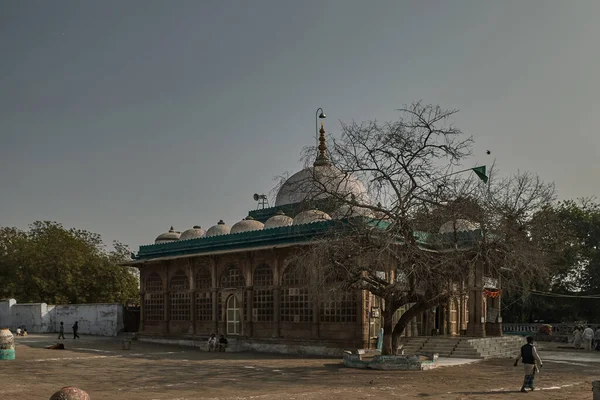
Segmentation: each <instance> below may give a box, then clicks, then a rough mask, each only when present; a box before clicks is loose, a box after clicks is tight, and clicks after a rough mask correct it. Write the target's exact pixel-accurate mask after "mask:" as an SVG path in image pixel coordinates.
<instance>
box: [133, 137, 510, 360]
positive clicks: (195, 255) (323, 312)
mask: <svg viewBox="0 0 600 400" xmlns="http://www.w3.org/2000/svg"><path fill="white" fill-rule="evenodd" d="M320 133H321V135H320V138H319V141H320V144H319V147H318V149H319V153H318V156H317V157H316V160H315V162H314V164H313V166H312V167H308V168H305V169H303V170H301V171H299V172H297V173H296V174H294V175H292V176H291V177H290V178H289V179H287V181H285V183H284V184H283V185H282V186H281V187H280V189H279V191H278V193H277V196H276V201H275V206H274V207H269V208H262V209H257V210H252V211H250V212H249V213H248V216H247V217H246V218H244V219H242V220H241V221H239V222H236V223H234V224H233V225H231V226H229V225H228V224H227V223H225V221H223V220H219V221H218V222H217V223H216V224H215V225H214V226H211V227H210V228H208V229H206V230H204V229H203V228H201V227H200V226H198V225H196V226H193V227H191V228H189V229H187V230H184V231H183V232H182V233H180V232H178V231H175V229H173V227H171V229H169V230H168V231H167V232H165V233H162V234H160V235H159V236H158V237H156V240H155V241H154V244H150V245H144V246H140V250H139V252H138V254H137V255H136V256H135V258H134V259H133V260H132V261H130V262H128V263H127V265H130V266H133V267H136V268H138V269H139V271H140V288H141V289H140V302H141V313H140V327H139V334H140V336H143V337H150V338H170V339H178V340H182V339H194V340H195V339H198V340H201V339H203V338H207V337H208V336H209V335H210V334H211V333H216V334H218V335H220V334H224V335H226V336H227V337H228V338H230V339H234V340H235V341H237V342H239V343H244V344H245V345H247V346H250V348H254V349H259V350H267V351H283V352H287V351H297V350H299V349H307V348H311V349H312V351H313V352H315V353H319V354H328V353H331V352H332V351H333V353H335V352H336V351H339V350H340V349H344V348H367V347H372V346H373V337H374V336H376V332H378V330H379V327H380V326H381V321H380V313H379V312H378V309H379V306H380V302H379V299H378V298H376V297H375V296H373V295H371V294H370V293H369V292H367V291H358V290H357V291H347V292H344V291H336V292H332V293H328V294H326V295H325V296H320V297H318V298H315V297H314V296H311V293H310V290H309V289H308V288H307V285H306V282H304V281H303V274H302V273H300V271H299V270H298V268H296V267H295V266H294V265H293V263H291V262H290V257H291V255H293V254H294V251H298V249H299V248H301V247H302V246H306V245H310V243H311V240H313V239H314V238H315V237H317V236H319V235H323V234H324V233H325V232H327V230H328V229H330V228H331V227H332V226H333V224H334V223H336V221H339V220H341V219H342V218H344V217H346V216H347V214H348V210H347V209H345V208H344V206H341V207H339V208H337V209H327V207H319V209H315V208H313V209H310V208H307V207H306V204H307V202H306V200H307V199H311V201H312V200H315V197H316V198H317V199H316V201H317V202H318V200H319V196H315V190H314V187H311V186H310V185H306V184H305V182H307V178H310V177H315V176H316V177H319V176H324V177H336V176H339V179H338V178H335V179H328V180H327V181H323V182H324V184H325V185H335V186H331V189H333V188H336V190H338V189H339V190H343V191H344V193H350V194H351V195H352V196H356V197H357V198H367V191H366V189H365V187H364V186H363V185H362V184H361V182H360V181H359V180H358V179H355V178H353V177H348V176H344V177H341V174H340V173H339V171H338V170H336V168H335V167H334V166H332V164H331V163H330V162H329V159H328V157H327V148H326V143H325V135H324V133H325V131H324V129H323V127H321V131H320ZM321 200H326V199H321ZM310 204H316V203H314V202H312V203H310ZM451 225H452V227H449V226H443V227H442V228H441V231H442V233H443V232H444V230H449V229H452V230H455V229H456V225H460V226H459V228H458V229H459V230H473V229H475V228H474V227H473V226H471V225H469V222H468V221H461V220H459V221H458V222H456V221H453V222H451ZM478 279H479V280H482V279H483V277H481V276H479V277H478ZM483 291H484V287H483V286H482V285H473V288H472V290H471V291H470V292H469V296H462V297H461V298H457V299H453V300H452V301H450V302H448V304H445V305H443V306H439V307H437V308H435V309H433V310H431V311H428V312H426V313H423V315H422V316H421V317H419V318H415V319H413V321H412V322H411V323H410V324H409V326H408V327H407V329H406V330H405V335H409V336H410V335H429V334H431V332H434V331H435V332H436V333H439V334H447V335H459V334H469V335H470V336H485V334H486V328H487V332H488V335H490V334H491V335H496V334H497V335H500V334H501V331H502V329H501V325H500V324H501V318H499V313H497V315H496V317H495V318H494V320H493V321H492V320H490V321H488V322H487V323H486V321H485V317H486V314H487V312H486V311H487V307H490V308H491V309H492V310H493V309H499V304H500V299H499V298H494V299H486V298H485V296H484V295H483ZM468 298H471V299H480V300H481V301H468ZM402 311H403V310H402V309H401V310H400V311H399V313H401V312H402ZM399 313H398V314H399ZM315 349H316V350H315Z"/></svg>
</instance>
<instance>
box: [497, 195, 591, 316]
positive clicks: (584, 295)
mask: <svg viewBox="0 0 600 400" xmlns="http://www.w3.org/2000/svg"><path fill="white" fill-rule="evenodd" d="M532 225H533V229H532V237H533V238H534V239H535V240H537V241H539V242H540V243H542V245H543V246H544V250H545V251H547V252H548V253H551V254H552V257H551V260H550V262H549V264H548V266H549V269H550V273H549V275H548V277H547V278H546V279H540V280H538V281H536V282H534V284H533V285H532V286H531V287H530V288H529V290H528V291H525V292H515V293H509V296H507V297H506V301H507V311H506V315H507V316H510V318H511V319H512V320H514V321H518V322H533V321H535V320H545V321H548V322H560V321H564V322H569V321H571V322H572V321H574V320H586V319H587V320H590V321H598V320H600V312H598V306H599V305H600V299H598V298H596V299H594V298H591V297H590V296H596V297H598V295H600V205H599V204H598V203H597V202H596V201H595V200H594V199H579V200H577V201H573V200H566V201H562V202H559V203H557V204H553V205H552V206H548V207H544V208H543V209H541V210H539V211H538V212H537V213H535V215H534V217H533V219H532ZM536 292H546V293H548V295H544V296H540V295H539V294H536Z"/></svg>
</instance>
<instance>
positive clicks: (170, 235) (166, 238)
mask: <svg viewBox="0 0 600 400" xmlns="http://www.w3.org/2000/svg"><path fill="white" fill-rule="evenodd" d="M179 236H180V233H179V232H175V230H174V229H173V227H171V229H169V232H165V233H161V234H160V235H158V237H157V238H156V239H155V240H154V244H160V243H169V242H174V241H176V240H179Z"/></svg>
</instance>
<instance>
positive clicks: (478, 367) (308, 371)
mask: <svg viewBox="0 0 600 400" xmlns="http://www.w3.org/2000/svg"><path fill="white" fill-rule="evenodd" d="M53 343H56V339H55V337H54V335H30V336H28V337H21V338H17V348H16V352H17V360H15V361H3V364H0V371H1V375H2V385H0V399H15V398H23V399H48V398H49V397H50V395H51V394H52V393H54V392H55V391H56V390H58V389H60V388H61V387H63V386H66V385H74V386H77V387H80V388H82V389H84V390H86V391H87V392H88V393H89V394H90V396H91V398H92V400H99V399H118V400H142V399H143V400H191V399H260V400H279V399H282V400H283V399H303V400H304V399H320V400H322V399H332V398H333V397H334V396H335V397H338V398H339V399H340V400H341V399H368V398H373V399H421V398H432V399H512V398H521V397H523V396H524V397H527V398H529V399H569V400H575V399H586V400H587V399H591V398H592V393H591V386H592V384H591V382H592V380H597V379H600V352H594V353H586V352H583V351H578V352H576V351H571V350H563V349H556V348H555V346H553V345H546V346H544V345H541V346H540V348H539V350H540V354H541V357H542V359H544V361H545V362H544V368H543V369H542V371H541V374H540V376H538V377H537V379H536V386H537V390H536V391H535V392H531V393H527V394H523V393H519V392H518V389H519V388H520V384H521V381H522V368H521V366H520V365H519V367H518V368H514V367H513V366H512V360H508V359H502V360H488V361H480V362H474V363H473V362H471V363H468V364H463V365H460V366H445V367H441V368H437V369H435V370H432V371H394V372H381V371H366V370H356V369H349V368H344V367H343V365H342V363H341V360H340V359H323V358H307V357H305V358H301V357H291V356H283V355H275V354H263V353H250V352H244V353H207V352H203V351H199V350H198V349H193V348H187V347H176V346H165V345H157V344H145V343H138V342H133V343H132V347H131V350H121V344H120V340H119V339H116V338H101V337H89V336H87V337H86V336H82V338H81V339H80V340H76V341H74V340H72V339H67V340H65V341H64V343H65V346H66V347H67V349H66V350H47V349H45V348H44V347H45V346H47V345H49V344H53Z"/></svg>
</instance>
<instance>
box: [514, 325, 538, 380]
mask: <svg viewBox="0 0 600 400" xmlns="http://www.w3.org/2000/svg"><path fill="white" fill-rule="evenodd" d="M521 359H522V360H523V368H524V370H525V379H523V386H521V392H526V390H525V389H526V388H530V389H531V390H534V389H535V388H534V387H533V379H534V378H535V372H536V371H538V366H537V365H536V363H537V364H539V367H540V368H541V367H542V359H541V358H540V356H539V355H538V353H537V350H536V349H535V346H534V345H533V337H532V336H528V337H527V344H525V345H523V346H522V347H521V355H520V356H519V357H517V359H516V360H515V367H516V366H517V364H518V363H519V360H521Z"/></svg>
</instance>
